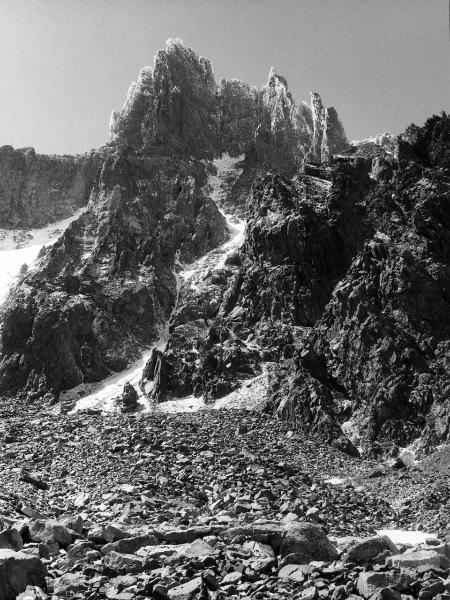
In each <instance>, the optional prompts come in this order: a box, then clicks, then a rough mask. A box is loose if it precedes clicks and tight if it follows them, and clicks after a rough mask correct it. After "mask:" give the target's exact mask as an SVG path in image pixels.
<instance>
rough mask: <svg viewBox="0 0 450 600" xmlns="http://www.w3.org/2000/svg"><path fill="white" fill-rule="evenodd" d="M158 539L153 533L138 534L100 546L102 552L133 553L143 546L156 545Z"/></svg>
mask: <svg viewBox="0 0 450 600" xmlns="http://www.w3.org/2000/svg"><path fill="white" fill-rule="evenodd" d="M157 544H158V540H157V538H156V537H155V536H154V535H138V536H136V537H129V538H123V539H121V540H117V541H116V542H111V543H109V544H105V545H104V546H103V547H102V554H108V553H109V552H119V553H121V554H133V553H134V552H136V551H137V550H139V548H144V546H156V545H157Z"/></svg>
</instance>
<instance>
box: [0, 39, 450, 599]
mask: <svg viewBox="0 0 450 600" xmlns="http://www.w3.org/2000/svg"><path fill="white" fill-rule="evenodd" d="M449 242H450V117H449V116H448V115H447V114H446V113H444V112H443V113H442V114H440V115H433V116H430V118H429V119H427V121H426V122H425V123H424V124H423V125H422V126H417V125H411V126H410V127H408V128H407V130H406V131H405V132H404V133H403V134H401V135H400V136H397V137H394V136H392V135H391V134H388V133H385V134H382V135H376V136H374V137H373V138H370V139H367V140H360V141H357V142H351V141H349V140H348V139H347V136H346V133H345V130H344V126H343V124H342V123H341V121H340V119H339V116H338V113H337V111H336V109H335V108H333V107H326V106H324V104H323V101H322V99H321V97H320V95H319V94H318V93H317V92H313V93H311V94H310V100H309V102H300V101H298V100H296V99H295V98H294V97H293V95H292V93H291V91H290V90H289V87H288V83H287V81H286V79H285V78H284V77H283V76H282V75H280V74H279V73H277V71H276V70H275V69H274V68H273V67H272V68H271V69H270V71H269V75H268V78H267V82H266V84H264V85H262V86H261V87H255V86H252V85H249V84H247V83H245V82H242V81H239V80H235V79H233V80H224V79H223V80H220V81H217V80H216V78H215V76H214V71H213V68H212V65H211V63H210V62H209V60H207V59H206V58H203V57H200V56H198V55H197V54H196V53H195V52H194V51H193V50H192V49H190V48H188V47H186V46H185V45H184V44H183V42H182V41H181V40H179V39H175V40H169V41H168V42H167V45H166V48H165V49H164V50H161V51H159V52H158V53H157V54H156V56H155V58H154V62H153V66H151V67H144V68H143V69H141V71H140V72H139V75H138V78H137V81H136V82H135V83H133V84H132V85H131V87H130V89H129V91H128V95H127V97H126V101H125V103H124V105H123V107H122V109H121V110H119V111H116V112H114V113H113V114H112V116H111V121H110V135H109V139H108V140H107V141H106V142H105V144H104V145H103V146H102V147H100V148H98V149H96V150H92V151H90V152H89V153H86V154H80V155H76V156H57V155H52V156H44V155H38V154H36V153H35V151H34V150H33V149H32V148H22V149H13V148H12V147H11V146H3V147H1V148H0V256H2V258H4V259H5V260H3V261H2V264H0V276H1V277H0V279H2V281H1V284H0V301H1V302H2V304H1V305H0V415H1V419H0V448H1V452H0V600H15V599H16V598H17V599H20V600H29V599H35V600H45V599H53V600H57V599H58V598H79V599H82V598H87V599H90V600H97V599H99V600H100V599H103V598H107V599H109V600H134V599H136V600H140V599H142V600H144V599H146V598H149V599H151V598H153V599H156V600H188V599H197V600H207V599H211V600H212V599H217V600H221V599H224V598H233V599H234V598H236V599H238V598H241V599H246V600H250V599H253V598H254V599H263V598H273V599H275V600H281V599H284V598H295V599H300V600H320V599H322V600H327V599H329V600H346V599H351V600H361V599H366V598H370V599H372V600H378V599H393V600H408V599H415V598H418V599H420V600H431V599H432V598H439V599H441V600H444V599H445V598H449V597H450V549H449V546H448V545H447V543H448V542H449V541H450V528H449V525H448V522H449V517H450V513H449V509H448V505H449V504H448V503H449V499H450V488H449V485H448V474H449V464H450V442H449V436H450V431H449V417H450V405H449V397H448V395H449V389H450V385H449V382H450V371H449V358H448V357H449V350H450V250H449V248H450V243H449ZM2 253H3V255H2Z"/></svg>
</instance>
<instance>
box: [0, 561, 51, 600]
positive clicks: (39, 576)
mask: <svg viewBox="0 0 450 600" xmlns="http://www.w3.org/2000/svg"><path fill="white" fill-rule="evenodd" d="M46 574H47V571H46V568H45V566H44V565H43V563H42V562H41V561H40V559H39V558H37V557H33V556H27V555H26V554H24V553H23V552H14V551H13V550H0V598H1V600H15V598H16V596H17V595H18V594H20V593H21V592H24V591H25V590H26V588H27V586H29V585H32V586H38V587H40V588H41V589H42V590H46V589H47V587H46V582H45V576H46Z"/></svg>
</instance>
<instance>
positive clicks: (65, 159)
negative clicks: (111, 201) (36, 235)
mask: <svg viewBox="0 0 450 600" xmlns="http://www.w3.org/2000/svg"><path fill="white" fill-rule="evenodd" d="M99 162H100V153H99V152H97V153H96V152H90V153H88V154H82V155H78V156H45V155H42V154H36V152H35V151H34V149H33V148H22V149H17V150H14V148H12V147H11V146H2V147H1V148H0V228H7V229H19V228H20V229H27V228H37V227H43V226H45V225H48V224H50V223H54V222H55V221H59V220H61V219H64V218H65V217H68V216H70V215H72V214H73V213H74V212H75V211H76V210H77V209H78V208H80V207H82V206H85V205H86V204H87V202H88V199H89V194H90V192H91V187H92V184H93V181H94V178H95V176H96V170H97V168H98V165H99Z"/></svg>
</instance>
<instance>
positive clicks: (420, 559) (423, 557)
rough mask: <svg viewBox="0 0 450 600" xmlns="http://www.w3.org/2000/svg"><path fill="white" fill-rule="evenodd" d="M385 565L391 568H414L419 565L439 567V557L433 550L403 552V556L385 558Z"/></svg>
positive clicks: (395, 555) (396, 555)
mask: <svg viewBox="0 0 450 600" xmlns="http://www.w3.org/2000/svg"><path fill="white" fill-rule="evenodd" d="M386 564H387V565H388V566H391V567H401V568H414V567H418V566H420V565H431V566H433V567H440V565H441V556H440V555H439V554H438V553H437V552H435V551H434V550H418V551H415V552H405V553H404V554H394V555H393V556H388V557H387V558H386Z"/></svg>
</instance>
